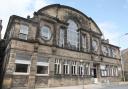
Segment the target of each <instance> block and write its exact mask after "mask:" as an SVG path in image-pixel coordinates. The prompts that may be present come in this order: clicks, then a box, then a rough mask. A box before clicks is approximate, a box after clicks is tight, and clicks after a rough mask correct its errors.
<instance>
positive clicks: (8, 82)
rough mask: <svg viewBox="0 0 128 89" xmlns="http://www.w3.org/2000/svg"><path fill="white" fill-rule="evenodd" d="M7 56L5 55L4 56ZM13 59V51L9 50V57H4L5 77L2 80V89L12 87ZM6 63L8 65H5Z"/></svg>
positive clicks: (14, 54) (14, 56)
mask: <svg viewBox="0 0 128 89" xmlns="http://www.w3.org/2000/svg"><path fill="white" fill-rule="evenodd" d="M6 56H7V54H6ZM15 58H16V53H15V50H13V49H11V51H10V57H9V59H7V57H5V60H6V61H5V62H6V63H5V64H7V65H6V66H5V67H6V68H5V75H4V79H3V88H5V89H10V88H11V87H12V78H13V72H14V71H15V69H14V68H15ZM7 62H8V63H7Z"/></svg>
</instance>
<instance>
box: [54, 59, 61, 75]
mask: <svg viewBox="0 0 128 89" xmlns="http://www.w3.org/2000/svg"><path fill="white" fill-rule="evenodd" d="M55 68H56V69H55ZM61 68H62V64H61V60H60V59H55V62H54V74H55V75H59V74H62V69H61Z"/></svg>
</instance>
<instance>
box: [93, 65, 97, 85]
mask: <svg viewBox="0 0 128 89" xmlns="http://www.w3.org/2000/svg"><path fill="white" fill-rule="evenodd" d="M97 68H98V64H93V78H94V83H98V78H97Z"/></svg>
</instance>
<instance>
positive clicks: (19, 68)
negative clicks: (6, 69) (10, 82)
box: [15, 64, 28, 73]
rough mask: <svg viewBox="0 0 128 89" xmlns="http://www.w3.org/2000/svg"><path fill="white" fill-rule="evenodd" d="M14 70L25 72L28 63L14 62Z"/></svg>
mask: <svg viewBox="0 0 128 89" xmlns="http://www.w3.org/2000/svg"><path fill="white" fill-rule="evenodd" d="M15 72H22V73H27V72H28V64H16V69H15Z"/></svg>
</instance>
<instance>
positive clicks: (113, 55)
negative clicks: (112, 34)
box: [111, 48, 116, 57]
mask: <svg viewBox="0 0 128 89" xmlns="http://www.w3.org/2000/svg"><path fill="white" fill-rule="evenodd" d="M111 51H112V57H116V50H115V49H114V48H113V49H112V50H111Z"/></svg>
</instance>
